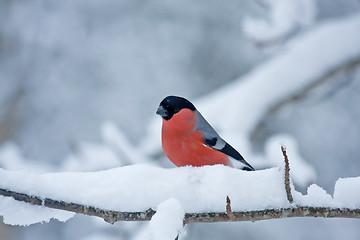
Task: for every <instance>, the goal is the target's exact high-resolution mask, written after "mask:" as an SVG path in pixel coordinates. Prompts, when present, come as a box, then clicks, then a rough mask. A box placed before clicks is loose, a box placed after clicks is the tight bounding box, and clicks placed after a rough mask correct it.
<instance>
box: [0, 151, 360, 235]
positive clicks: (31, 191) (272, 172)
mask: <svg viewBox="0 0 360 240" xmlns="http://www.w3.org/2000/svg"><path fill="white" fill-rule="evenodd" d="M281 150H282V152H283V155H284V159H285V170H284V171H279V170H278V169H268V170H260V171H255V172H243V171H239V170H237V169H232V168H228V167H224V166H206V167H202V168H191V167H185V168H176V169H159V168H151V167H150V166H143V165H140V166H137V167H134V166H132V167H131V166H129V167H123V168H119V169H111V170H108V171H102V172H97V173H77V174H75V173H64V174H58V173H57V174H55V173H52V174H44V175H41V176H36V175H30V176H27V175H26V174H24V172H8V171H4V170H3V171H2V172H0V182H1V184H0V195H2V196H4V197H12V198H13V199H15V200H17V201H22V202H26V203H29V204H31V205H36V206H41V207H45V208H51V209H58V210H65V211H69V212H73V213H80V214H85V215H90V216H97V217H100V218H103V219H104V220H105V221H106V222H108V223H111V224H113V223H115V222H117V221H149V220H151V219H152V217H153V216H154V215H155V214H157V212H156V211H155V210H153V209H156V206H160V205H161V203H162V202H164V201H165V200H167V199H171V197H169V196H175V197H173V198H175V199H177V200H176V201H174V202H175V203H176V204H164V205H169V206H177V208H179V209H180V210H179V211H175V213H177V212H179V214H177V215H179V216H184V219H183V221H184V224H187V223H194V222H230V221H231V222H233V221H258V220H267V219H276V218H288V217H324V218H335V217H336V218H360V208H359V206H360V198H359V197H360V196H359V194H357V193H356V191H355V189H358V188H359V185H360V178H359V177H358V178H347V179H340V180H339V181H338V182H337V184H336V186H335V193H334V197H331V196H330V195H328V194H327V193H326V192H325V191H324V190H323V189H321V188H320V187H318V186H316V185H312V186H310V187H309V190H308V195H305V196H304V195H302V194H301V193H299V192H296V191H295V190H293V193H294V194H295V195H294V196H292V194H291V189H290V186H291V181H290V174H289V170H290V169H289V167H288V158H287V155H286V150H285V148H284V147H282V148H281ZM124 169H125V171H124ZM119 171H121V172H122V174H121V175H120V176H121V178H118V181H120V182H121V179H122V181H125V182H126V185H129V183H131V181H133V180H134V179H135V178H133V179H129V178H130V176H136V177H139V178H141V175H139V173H140V172H141V173H142V174H146V173H147V172H149V171H150V172H151V171H155V176H157V178H160V179H161V180H159V182H158V181H156V180H155V179H154V178H150V177H149V176H145V180H144V181H141V182H137V183H136V184H133V185H131V184H130V187H128V188H125V187H123V188H122V190H121V188H116V187H115V190H114V191H115V192H117V193H118V194H117V195H114V193H111V192H110V193H109V189H113V187H114V186H111V187H110V188H109V186H108V187H107V189H105V192H108V193H109V194H108V195H106V194H105V192H104V191H101V190H100V189H102V188H106V187H104V185H101V184H100V185H98V186H96V184H95V182H98V181H99V179H102V181H103V184H105V185H107V184H108V183H109V182H108V180H109V181H110V180H111V182H112V184H113V185H116V184H115V182H114V181H113V180H114V179H113V178H112V177H110V178H109V179H107V180H106V179H104V178H105V176H107V177H109V175H112V174H115V175H116V176H119V175H118V174H119ZM136 171H137V175H134V174H135V172H136ZM126 172H128V173H129V174H128V175H126ZM169 172H170V173H169ZM219 172H222V173H221V174H220V175H221V176H222V178H225V182H224V183H223V182H221V181H219V179H221V178H219V176H216V174H217V173H219ZM168 173H169V175H167V174H168ZM278 173H280V174H278ZM89 174H90V176H88V177H89V178H88V177H86V176H87V175H89ZM54 175H55V176H54ZM96 175H98V176H96ZM227 175H230V177H228V178H226V176H227ZM266 175H268V176H266ZM79 176H80V178H78V177H79ZM236 176H237V177H236ZM254 176H255V177H254ZM174 177H175V178H176V182H178V183H179V182H180V185H184V184H185V186H183V187H185V190H186V191H187V194H184V192H183V190H184V188H182V187H181V186H180V185H179V186H174V184H172V183H170V185H169V186H166V183H167V182H169V181H170V179H174ZM267 177H269V178H267ZM60 178H61V179H62V182H65V185H62V184H60V185H61V186H62V188H61V187H59V185H58V186H57V184H58V182H59V179H60ZM93 178H95V180H93V182H92V181H91V180H90V179H93ZM181 178H182V179H181ZM214 178H215V179H217V180H216V182H217V185H218V186H217V185H216V184H215V183H214V182H212V181H211V180H213V179H214ZM19 179H23V180H24V182H22V183H20V182H19ZM81 179H82V180H81ZM240 179H241V181H242V182H245V185H247V188H248V190H246V188H245V187H242V186H241V181H240ZM284 179H285V181H284ZM20 181H21V180H20ZM231 181H233V182H235V183H234V184H232V182H231ZM11 182H14V183H13V184H11ZM66 182H67V183H66ZM104 182H105V183H104ZM146 182H152V183H150V185H152V187H151V186H150V185H146ZM160 182H161V183H162V184H163V185H162V187H163V190H160V191H159V190H158V191H157V190H156V189H159V186H161V185H160ZM164 182H165V183H164ZM209 182H210V183H209ZM186 183H188V184H186ZM284 183H285V189H286V191H284V188H281V185H284ZM47 184H48V185H47ZM77 184H78V185H79V184H80V187H81V188H80V189H81V190H82V192H85V194H84V195H83V196H82V195H81V192H76V191H74V189H72V186H74V185H77ZM84 184H87V187H88V189H86V186H84ZM139 184H140V185H146V186H145V188H140V189H139V188H137V186H138V185H139ZM41 185H43V186H42V187H39V186H41ZM46 185H47V186H46ZM120 185H121V184H120ZM194 185H197V186H195V188H193V186H194ZM239 185H240V188H239ZM259 186H264V188H259ZM210 187H211V189H215V191H213V192H211V191H210ZM228 187H229V188H228ZM134 188H135V190H134ZM146 188H150V190H149V192H146V191H145V190H144V189H146ZM9 189H14V190H9ZM21 189H22V190H21ZM75 189H77V188H75ZM89 189H92V190H93V191H89ZM164 189H165V190H164ZM220 189H225V191H224V192H221V191H220ZM77 190H79V189H77ZM239 190H241V191H239ZM192 191H194V192H192ZM164 192H168V193H167V194H166V193H164ZM209 192H210V193H209ZM241 192H245V195H242V194H241ZM285 192H286V193H285ZM176 193H177V194H178V195H177V196H176ZM224 194H226V196H225V195H224ZM45 195H49V196H50V197H44V196H45ZM76 195H77V196H76ZM159 195H160V196H159ZM268 195H270V196H269V198H267V199H266V198H265V196H268ZM100 196H102V197H100ZM127 196H128V197H129V198H128V199H130V201H127V200H126V199H127ZM151 196H157V198H154V199H153V200H154V201H153V200H152V199H150V198H151ZM209 196H212V198H210V197H209ZM229 196H231V198H232V199H234V201H232V202H231V201H230V197H229ZM255 196H257V198H255ZM264 198H265V199H264ZM56 199H63V200H56ZM211 199H213V200H214V199H215V201H212V200H211ZM1 200H3V198H0V205H1ZM225 200H226V201H225ZM15 202H16V201H15ZM75 202H76V203H75ZM170 202H171V201H170ZM110 203H113V204H112V205H111V204H110ZM114 203H115V204H114ZM159 203H160V205H159ZM146 206H150V207H149V208H147V209H148V210H141V209H144V207H146ZM28 207H30V206H28ZM201 207H202V208H201ZM136 208H138V209H140V211H134V210H127V209H136ZM232 208H234V209H235V211H233V210H232ZM115 209H124V211H121V210H115ZM1 211H2V210H1V208H0V215H4V214H3V213H2V212H1ZM162 212H166V209H165V210H162ZM181 212H185V215H183V213H182V214H181ZM20 214H21V213H20ZM159 218H160V219H161V217H160V216H159ZM181 218H182V217H181ZM6 219H7V216H4V222H5V223H6ZM175 230H176V229H175ZM175 230H174V231H175ZM175 232H176V231H175ZM173 234H174V233H173Z"/></svg>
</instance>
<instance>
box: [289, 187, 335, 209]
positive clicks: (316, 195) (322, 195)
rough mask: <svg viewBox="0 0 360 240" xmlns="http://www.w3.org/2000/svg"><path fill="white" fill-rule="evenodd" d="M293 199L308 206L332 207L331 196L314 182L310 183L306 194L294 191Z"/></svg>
mask: <svg viewBox="0 0 360 240" xmlns="http://www.w3.org/2000/svg"><path fill="white" fill-rule="evenodd" d="M294 195H295V196H294V199H295V201H296V202H297V203H300V204H301V205H303V206H310V207H321V206H322V207H332V206H335V205H334V204H333V198H332V196H331V195H330V194H328V193H327V192H326V191H325V190H324V189H323V188H321V187H319V186H318V185H316V184H311V185H310V186H309V187H308V189H307V195H304V196H303V195H301V194H300V193H298V192H295V194H294Z"/></svg>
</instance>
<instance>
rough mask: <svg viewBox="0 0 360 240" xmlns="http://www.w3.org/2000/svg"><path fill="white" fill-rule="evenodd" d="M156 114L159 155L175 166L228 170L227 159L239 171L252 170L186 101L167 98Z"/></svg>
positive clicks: (181, 98)
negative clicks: (160, 121)
mask: <svg viewBox="0 0 360 240" xmlns="http://www.w3.org/2000/svg"><path fill="white" fill-rule="evenodd" d="M156 114H158V115H160V116H161V117H162V118H163V124H162V133H161V140H162V148H163V151H164V153H165V154H166V156H167V157H168V158H169V159H170V161H171V162H173V163H174V164H175V165H176V166H178V167H181V166H186V165H191V166H196V167H199V166H204V165H215V164H223V165H226V166H232V164H231V162H230V158H231V159H235V160H237V161H239V162H240V163H241V164H242V165H244V167H243V168H242V169H243V170H247V171H253V170H254V168H253V167H252V166H251V165H250V164H249V163H247V162H246V161H245V159H244V158H243V157H242V156H241V155H240V153H238V152H237V151H236V150H235V149H234V148H233V147H232V146H230V145H229V144H228V143H227V142H225V140H223V139H222V138H221V137H220V136H219V134H217V133H216V132H215V130H214V129H213V128H212V126H211V125H210V124H209V123H208V122H207V121H206V120H205V118H204V117H203V116H202V115H201V114H200V112H199V111H198V110H196V108H195V106H194V105H193V104H192V103H191V102H190V101H188V100H187V99H185V98H183V97H177V96H168V97H166V98H164V99H163V100H162V101H161V103H160V105H159V108H158V109H157V111H156Z"/></svg>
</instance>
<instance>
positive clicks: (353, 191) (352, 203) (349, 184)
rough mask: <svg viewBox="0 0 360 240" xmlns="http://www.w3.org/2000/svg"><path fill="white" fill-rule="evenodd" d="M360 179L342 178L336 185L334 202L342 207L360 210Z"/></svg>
mask: <svg viewBox="0 0 360 240" xmlns="http://www.w3.org/2000/svg"><path fill="white" fill-rule="evenodd" d="M359 189H360V177H354V178H340V179H339V180H337V181H336V183H335V191H334V201H335V202H336V203H338V204H340V205H341V206H342V207H349V208H360V191H359Z"/></svg>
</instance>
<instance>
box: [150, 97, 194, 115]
mask: <svg viewBox="0 0 360 240" xmlns="http://www.w3.org/2000/svg"><path fill="white" fill-rule="evenodd" d="M184 108H188V109H190V110H192V111H195V110H196V108H195V106H194V105H193V104H192V103H191V102H190V101H189V100H187V99H186V98H183V97H177V96H167V97H166V98H164V99H163V100H162V101H161V103H160V105H159V108H158V109H157V111H156V114H158V115H160V116H161V117H162V118H164V119H165V120H169V119H171V118H172V116H173V115H174V114H176V113H177V112H179V111H180V110H181V109H184Z"/></svg>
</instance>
